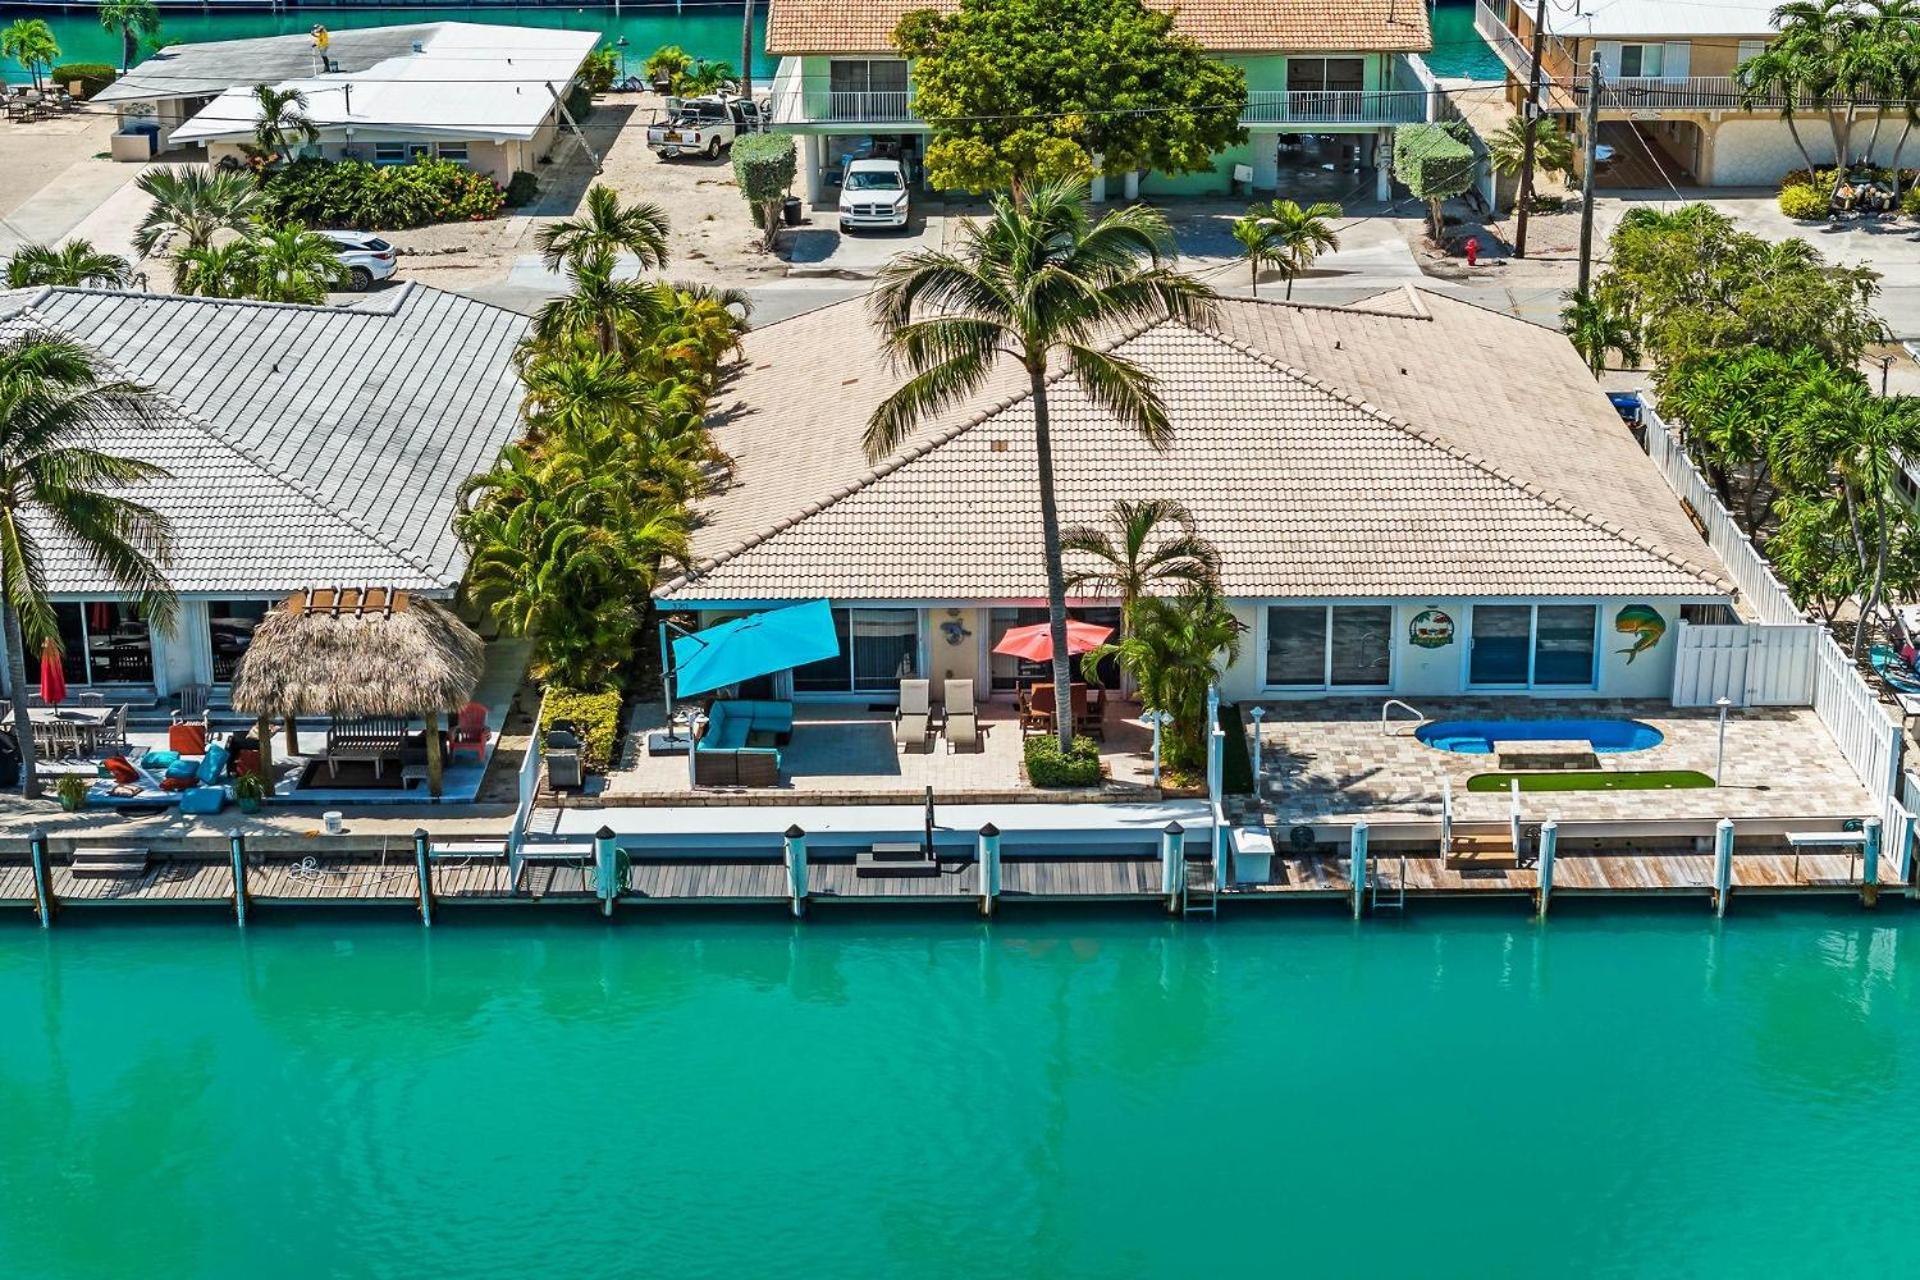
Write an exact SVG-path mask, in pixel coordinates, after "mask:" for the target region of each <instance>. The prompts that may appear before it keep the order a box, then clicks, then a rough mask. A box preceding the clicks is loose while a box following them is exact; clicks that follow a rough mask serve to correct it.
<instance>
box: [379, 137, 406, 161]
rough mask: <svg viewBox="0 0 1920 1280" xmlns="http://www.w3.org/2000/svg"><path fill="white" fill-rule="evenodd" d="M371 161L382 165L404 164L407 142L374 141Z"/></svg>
mask: <svg viewBox="0 0 1920 1280" xmlns="http://www.w3.org/2000/svg"><path fill="white" fill-rule="evenodd" d="M373 162H374V163H375V164H382V165H385V164H405V163H406V162H407V144H406V143H404V142H376V143H374V144H373Z"/></svg>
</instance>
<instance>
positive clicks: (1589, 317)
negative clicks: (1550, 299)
mask: <svg viewBox="0 0 1920 1280" xmlns="http://www.w3.org/2000/svg"><path fill="white" fill-rule="evenodd" d="M1566 297H1567V305H1566V306H1565V307H1564V308H1562V309H1561V311H1560V324H1561V326H1562V327H1563V328H1565V329H1566V331H1567V341H1569V342H1571V343H1573V349H1574V350H1575V351H1578V352H1579V353H1580V354H1581V356H1582V357H1584V358H1585V360H1586V362H1587V368H1589V369H1591V370H1593V376H1594V377H1596V378H1597V377H1599V376H1600V375H1601V374H1602V373H1603V372H1605V371H1606V367H1607V353H1608V352H1609V351H1617V352H1619V353H1620V359H1621V360H1623V361H1625V362H1626V363H1627V364H1630V365H1631V364H1637V363H1638V362H1639V360H1640V330H1639V327H1638V326H1636V325H1635V324H1634V323H1633V317H1632V316H1631V315H1629V314H1628V313H1627V311H1626V310H1625V308H1623V307H1621V306H1619V305H1617V304H1616V303H1615V302H1613V301H1612V300H1611V299H1609V298H1606V297H1604V296H1602V295H1600V294H1596V293H1593V292H1591V291H1589V292H1586V293H1581V292H1579V291H1578V290H1575V291H1574V292H1571V293H1569V294H1567V295H1566Z"/></svg>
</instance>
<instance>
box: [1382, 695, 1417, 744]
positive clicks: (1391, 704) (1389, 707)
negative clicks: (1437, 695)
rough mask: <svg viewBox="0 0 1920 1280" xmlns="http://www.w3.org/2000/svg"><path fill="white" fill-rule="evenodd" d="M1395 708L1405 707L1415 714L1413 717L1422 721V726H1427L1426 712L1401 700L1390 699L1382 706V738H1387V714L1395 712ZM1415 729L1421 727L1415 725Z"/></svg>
mask: <svg viewBox="0 0 1920 1280" xmlns="http://www.w3.org/2000/svg"><path fill="white" fill-rule="evenodd" d="M1395 707H1405V708H1406V709H1407V710H1408V711H1410V712H1412V713H1413V715H1414V716H1415V717H1416V718H1417V719H1418V720H1419V721H1420V724H1425V723H1426V722H1427V714H1426V713H1425V712H1424V711H1422V710H1420V708H1418V707H1416V706H1414V705H1413V704H1412V703H1411V702H1403V701H1401V700H1400V699H1399V698H1388V699H1387V700H1386V701H1385V702H1383V703H1381V704H1380V736H1381V737H1383V738H1384V737H1386V736H1387V713H1388V712H1389V711H1391V710H1393V709H1394V708H1395ZM1414 727H1415V728H1418V727H1419V725H1415V726H1414Z"/></svg>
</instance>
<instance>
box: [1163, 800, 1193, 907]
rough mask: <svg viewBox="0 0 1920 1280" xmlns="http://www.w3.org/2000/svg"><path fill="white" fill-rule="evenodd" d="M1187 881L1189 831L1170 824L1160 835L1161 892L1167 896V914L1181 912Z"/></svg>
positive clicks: (1175, 824)
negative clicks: (1181, 897) (1182, 895)
mask: <svg viewBox="0 0 1920 1280" xmlns="http://www.w3.org/2000/svg"><path fill="white" fill-rule="evenodd" d="M1186 879H1187V829H1186V828H1185V827H1183V826H1181V825H1180V824H1179V823H1177V822H1169V823H1168V824H1167V827H1166V830H1164V831H1162V832H1161V833H1160V892H1161V893H1164V894H1166V895H1167V913H1168V914H1169V915H1173V914H1177V913H1178V912H1179V910H1180V893H1181V890H1182V889H1183V888H1184V887H1185V885H1186Z"/></svg>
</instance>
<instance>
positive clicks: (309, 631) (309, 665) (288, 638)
mask: <svg viewBox="0 0 1920 1280" xmlns="http://www.w3.org/2000/svg"><path fill="white" fill-rule="evenodd" d="M484 649H485V644H484V642H483V641H482V640H481V639H480V637H479V636H477V635H475V634H474V633H473V632H472V631H471V630H469V629H468V627H467V625H466V624H465V623H463V622H461V621H460V619H458V618H456V617H455V616H454V615H453V613H452V611H450V610H449V609H448V608H447V607H446V606H445V605H442V604H439V603H437V602H435V601H433V600H428V599H425V598H424V597H420V596H410V595H408V594H407V593H406V592H404V591H393V590H390V589H387V588H383V587H369V588H366V589H362V590H351V589H349V590H337V589H336V590H312V591H302V592H300V593H299V594H298V595H295V596H292V597H291V598H289V599H288V600H287V602H286V603H285V604H283V605H281V606H280V607H279V608H278V609H275V610H274V611H273V612H272V613H270V614H268V615H267V616H266V618H265V619H263V620H262V621H261V623H260V625H259V627H258V628H256V629H255V630H254V633H253V641H252V643H251V644H249V645H248V646H247V651H246V653H245V654H244V655H243V656H242V657H241V659H240V669H239V670H238V671H237V672H235V673H234V678H233V705H234V707H235V709H236V710H239V711H244V712H249V713H251V714H253V715H254V716H256V717H258V719H259V738H260V767H261V768H262V769H263V770H265V771H266V772H267V776H268V777H269V778H271V777H272V768H273V765H272V760H271V755H270V752H271V748H270V746H269V741H270V736H271V733H272V729H273V721H274V719H275V717H282V718H284V719H285V720H286V721H287V730H288V732H287V737H288V739H289V740H290V741H291V740H292V738H293V726H294V723H295V721H296V719H297V718H298V717H301V716H329V717H334V718H340V719H352V718H359V717H363V716H395V717H403V718H406V719H412V718H414V717H416V716H418V717H420V718H422V719H424V720H425V721H426V722H427V734H426V747H427V787H428V790H429V792H430V793H431V794H433V795H435V796H438V795H439V794H440V778H441V760H440V713H441V712H442V711H449V710H454V709H457V708H459V707H462V706H465V705H466V704H467V703H468V702H469V701H471V700H472V698H473V693H474V690H475V689H476V688H477V687H478V686H479V684H480V670H481V666H482V664H483V662H484Z"/></svg>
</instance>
